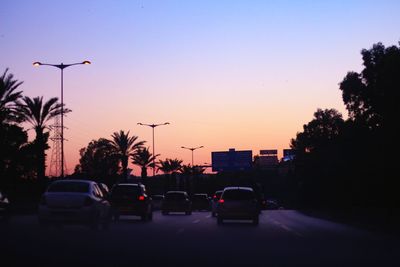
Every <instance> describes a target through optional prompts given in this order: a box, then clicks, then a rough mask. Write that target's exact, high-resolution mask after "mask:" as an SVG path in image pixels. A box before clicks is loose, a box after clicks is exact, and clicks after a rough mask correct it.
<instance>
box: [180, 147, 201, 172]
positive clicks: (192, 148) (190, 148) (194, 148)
mask: <svg viewBox="0 0 400 267" xmlns="http://www.w3.org/2000/svg"><path fill="white" fill-rule="evenodd" d="M203 147H204V146H198V147H184V146H181V148H184V149H189V150H192V167H193V166H194V165H193V151H195V150H196V149H199V148H203Z"/></svg>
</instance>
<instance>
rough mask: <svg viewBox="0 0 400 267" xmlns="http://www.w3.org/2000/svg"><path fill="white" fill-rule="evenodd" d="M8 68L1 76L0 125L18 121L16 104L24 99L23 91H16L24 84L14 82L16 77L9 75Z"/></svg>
mask: <svg viewBox="0 0 400 267" xmlns="http://www.w3.org/2000/svg"><path fill="white" fill-rule="evenodd" d="M7 72H8V68H7V69H6V70H5V71H4V73H3V75H1V76H0V124H3V123H5V122H15V121H17V116H16V113H15V108H16V103H17V101H18V99H19V98H21V97H22V95H21V94H22V91H16V90H17V88H18V87H19V86H20V85H21V84H22V83H23V82H19V81H17V80H14V79H13V78H14V75H12V74H11V73H8V74H7Z"/></svg>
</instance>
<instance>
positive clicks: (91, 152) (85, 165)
mask: <svg viewBox="0 0 400 267" xmlns="http://www.w3.org/2000/svg"><path fill="white" fill-rule="evenodd" d="M79 154H80V159H79V164H78V165H77V166H76V167H75V175H77V176H81V177H83V178H86V179H92V180H95V181H99V182H105V183H107V184H112V183H113V182H114V178H115V177H116V175H117V173H118V172H119V170H120V167H119V155H117V154H115V147H114V145H113V144H112V143H111V141H110V140H107V139H105V138H100V139H98V140H92V141H91V142H90V143H89V144H88V146H87V147H85V148H82V149H81V150H80V151H79Z"/></svg>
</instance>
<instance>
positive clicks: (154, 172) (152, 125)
mask: <svg viewBox="0 0 400 267" xmlns="http://www.w3.org/2000/svg"><path fill="white" fill-rule="evenodd" d="M137 124H138V125H143V126H149V127H151V128H153V176H155V175H156V171H155V170H156V164H155V156H156V152H155V148H154V128H156V127H157V126H161V125H167V124H169V122H164V123H160V124H145V123H141V122H138V123H137Z"/></svg>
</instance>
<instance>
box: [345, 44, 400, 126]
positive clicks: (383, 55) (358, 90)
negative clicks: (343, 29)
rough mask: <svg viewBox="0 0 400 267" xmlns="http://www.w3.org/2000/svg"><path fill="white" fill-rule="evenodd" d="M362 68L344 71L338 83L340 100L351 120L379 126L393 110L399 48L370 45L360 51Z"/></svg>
mask: <svg viewBox="0 0 400 267" xmlns="http://www.w3.org/2000/svg"><path fill="white" fill-rule="evenodd" d="M361 55H362V58H363V64H364V69H363V70H362V72H361V73H357V72H348V73H347V75H346V77H345V78H344V79H343V81H342V82H341V83H340V90H342V96H343V102H344V103H345V105H346V108H347V110H348V112H349V117H350V118H351V119H353V120H358V121H361V122H362V123H364V124H366V125H368V126H369V127H371V128H376V127H379V126H381V125H382V123H383V120H384V118H386V119H387V120H389V118H390V116H394V114H396V112H395V111H396V110H397V101H398V99H399V88H400V47H397V46H390V47H387V48H385V46H384V45H383V44H382V43H377V44H374V45H373V47H372V48H371V49H369V50H367V49H363V50H362V51H361Z"/></svg>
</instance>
